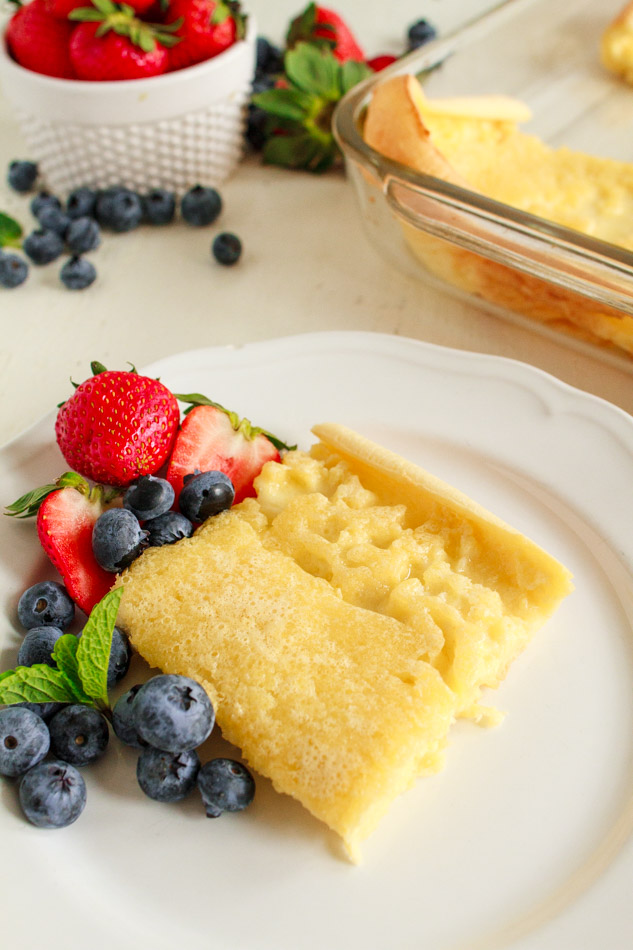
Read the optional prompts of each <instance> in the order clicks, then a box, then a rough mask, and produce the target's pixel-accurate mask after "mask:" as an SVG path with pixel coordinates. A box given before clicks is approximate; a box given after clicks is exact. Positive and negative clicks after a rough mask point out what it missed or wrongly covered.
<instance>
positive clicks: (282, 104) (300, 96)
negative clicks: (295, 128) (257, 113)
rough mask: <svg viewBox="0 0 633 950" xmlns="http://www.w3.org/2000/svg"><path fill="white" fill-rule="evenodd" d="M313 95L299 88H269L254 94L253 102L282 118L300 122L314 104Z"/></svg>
mask: <svg viewBox="0 0 633 950" xmlns="http://www.w3.org/2000/svg"><path fill="white" fill-rule="evenodd" d="M312 102H313V97H312V96H310V95H308V94H307V93H305V92H301V91H300V90H299V89H267V90H266V91H265V92H260V93H258V94H257V95H255V96H253V103H254V105H256V106H259V108H260V109H263V110H264V111H265V112H268V113H269V114H270V115H274V116H277V117H278V118H280V119H290V120H291V121H295V122H300V121H301V120H302V119H303V118H304V117H305V115H306V114H307V113H309V111H310V108H311V106H312Z"/></svg>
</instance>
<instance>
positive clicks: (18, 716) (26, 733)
mask: <svg viewBox="0 0 633 950" xmlns="http://www.w3.org/2000/svg"><path fill="white" fill-rule="evenodd" d="M50 741H51V740H50V735H49V732H48V727H47V726H46V723H45V722H44V721H43V720H42V719H40V717H39V716H37V715H36V714H35V713H34V712H31V710H30V709H25V708H24V707H22V706H8V707H7V708H6V709H0V775H8V776H9V777H10V778H15V777H16V775H22V773H23V772H26V771H27V769H30V768H32V767H33V766H34V765H37V763H38V762H41V760H42V759H43V758H44V756H45V755H46V753H47V752H48V749H49V746H50Z"/></svg>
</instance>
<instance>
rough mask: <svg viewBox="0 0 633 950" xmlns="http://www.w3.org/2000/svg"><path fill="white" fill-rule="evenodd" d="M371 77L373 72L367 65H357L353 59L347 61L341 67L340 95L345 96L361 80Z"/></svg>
mask: <svg viewBox="0 0 633 950" xmlns="http://www.w3.org/2000/svg"><path fill="white" fill-rule="evenodd" d="M368 76H373V70H372V69H371V67H370V66H368V65H367V63H359V62H357V60H355V59H348V60H347V61H346V62H344V63H343V64H342V66H341V93H342V94H343V95H345V93H346V92H349V90H350V89H352V88H353V87H354V86H357V85H358V83H359V82H362V81H363V79H367V77H368Z"/></svg>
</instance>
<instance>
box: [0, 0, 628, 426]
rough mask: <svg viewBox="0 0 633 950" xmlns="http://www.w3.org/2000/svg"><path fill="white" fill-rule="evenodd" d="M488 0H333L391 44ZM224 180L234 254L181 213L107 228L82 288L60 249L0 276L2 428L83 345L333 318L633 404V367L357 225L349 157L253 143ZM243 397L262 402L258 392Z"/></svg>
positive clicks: (11, 131)
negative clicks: (286, 157)
mask: <svg viewBox="0 0 633 950" xmlns="http://www.w3.org/2000/svg"><path fill="white" fill-rule="evenodd" d="M493 5H494V4H492V3H491V2H490V0H429V2H426V3H424V4H420V3H419V2H416V0H399V2H398V4H397V5H395V4H394V5H392V6H389V5H387V6H385V4H384V3H383V2H379V0H339V2H338V3H337V4H336V8H337V9H338V10H339V11H340V12H341V13H342V14H344V15H345V16H346V18H347V19H348V20H349V22H350V23H351V24H352V25H353V26H354V28H355V30H356V33H357V35H358V37H359V39H360V40H361V42H362V43H363V45H364V46H365V48H366V50H367V51H368V52H370V53H372V54H375V53H379V52H386V51H398V50H399V48H400V45H401V43H402V39H401V37H402V36H403V35H404V31H405V28H406V26H407V25H408V24H409V23H411V22H413V21H414V20H416V19H418V18H419V17H420V16H425V17H426V18H427V19H430V20H432V21H433V22H434V23H435V24H436V25H437V26H438V28H439V29H440V30H441V31H442V32H445V31H447V30H448V29H450V28H452V27H454V26H456V25H459V23H460V22H462V21H464V20H466V19H470V17H471V16H473V15H475V14H476V13H477V12H479V11H481V10H483V9H487V8H488V7H491V6H493ZM332 6H334V4H332ZM301 7H302V3H301V0H274V2H270V0H267V2H266V0H251V2H250V5H249V8H250V10H251V11H252V12H253V13H254V14H255V16H256V17H257V21H258V25H259V32H260V33H264V34H265V35H267V36H269V37H270V38H271V39H273V40H275V41H279V40H280V39H281V37H282V35H283V32H284V28H285V25H286V23H287V22H288V19H289V17H290V16H291V15H293V14H294V13H296V12H297V11H298V10H299V9H300V8H301ZM395 9H397V13H394V12H392V11H393V10H395ZM387 11H388V12H387ZM16 157H28V153H27V151H26V149H25V146H24V144H23V142H22V140H21V137H20V134H19V131H18V128H17V126H16V124H15V122H14V120H13V117H12V115H11V114H10V111H9V109H8V107H7V105H6V103H4V102H3V101H2V98H1V95H0V169H5V168H6V166H7V164H8V162H9V161H10V160H11V159H12V158H16ZM2 179H3V180H4V172H3V173H2ZM221 191H222V194H223V197H224V201H225V210H224V212H223V215H222V218H221V220H219V221H218V225H221V227H222V229H226V230H231V231H234V232H236V233H237V234H239V235H240V236H241V238H242V240H243V243H244V255H243V258H242V260H241V261H240V263H239V265H238V266H237V267H235V268H222V267H220V266H219V265H217V264H215V263H214V262H213V261H212V259H211V256H210V252H209V248H210V241H211V236H212V234H213V233H215V230H217V229H211V230H210V231H209V232H207V231H205V230H198V229H192V228H188V227H186V226H184V225H180V224H178V225H174V226H172V227H170V228H168V229H155V230H152V229H150V228H142V229H139V230H138V231H135V232H133V233H130V234H126V235H106V236H105V238H104V242H103V245H102V247H101V248H100V249H99V251H98V252H97V253H96V254H95V255H94V257H93V259H94V261H95V264H96V266H97V268H98V272H99V279H98V281H97V282H96V283H95V284H94V285H93V286H92V287H91V288H90V289H89V290H86V291H83V292H74V293H73V292H70V291H67V290H65V289H64V287H63V286H62V285H61V284H60V283H59V279H58V267H56V266H55V265H52V266H50V267H45V268H41V269H36V268H32V270H31V276H30V278H29V280H28V282H27V283H26V284H25V285H23V286H22V287H21V288H19V289H16V290H13V291H6V290H5V291H3V290H0V325H1V327H2V339H3V343H2V347H1V348H0V444H1V443H3V442H4V441H6V440H8V439H10V438H11V437H13V436H15V435H17V434H18V433H20V432H21V431H22V430H23V429H24V428H26V427H27V426H29V425H30V424H31V423H33V422H35V421H36V420H37V419H39V418H40V417H41V416H42V415H43V414H44V413H46V412H48V411H49V410H50V409H52V408H53V407H54V406H55V405H56V404H57V403H58V402H60V401H61V400H63V399H64V398H66V397H67V396H68V394H69V392H70V391H71V389H70V383H69V378H70V377H72V378H73V379H75V380H77V381H81V380H82V379H84V378H85V377H86V376H87V375H88V374H89V362H90V360H93V359H98V360H100V361H101V362H103V363H105V364H106V365H107V366H108V367H110V368H125V367H126V363H127V361H130V362H132V363H134V364H135V365H136V366H139V367H140V366H143V365H144V364H147V363H149V362H151V361H153V360H155V359H158V358H159V357H163V356H166V355H169V354H170V353H176V352H179V351H182V350H188V349H192V348H197V347H203V346H213V345H222V344H231V343H235V344H241V343H246V342H249V341H254V340H262V339H269V338H272V337H278V336H286V335H290V334H297V333H304V332H310V331H317V330H331V329H348V330H370V331H378V332H384V333H394V334H399V335H401V336H408V337H415V338H418V339H422V340H427V341H431V342H434V343H440V344H444V345H448V346H452V347H457V348H462V349H467V350H474V351H481V352H488V353H495V354H501V355H504V356H509V357H513V358H515V359H520V360H523V361H525V362H528V363H531V364H533V365H535V366H538V367H540V368H542V369H544V370H546V371H548V372H550V373H552V374H554V375H556V376H558V377H559V378H561V379H563V380H565V381H566V382H568V383H571V384H572V385H574V386H577V387H579V388H581V389H585V390H587V391H589V392H592V393H594V394H596V395H598V396H601V397H603V398H605V399H607V400H609V401H611V402H613V403H614V404H616V405H617V406H620V407H621V408H623V409H625V410H626V411H628V412H633V376H632V375H630V374H628V373H625V372H623V371H621V370H619V369H616V368H613V367H610V366H607V365H605V364H604V363H603V362H601V361H599V360H597V359H593V358H591V357H588V356H585V355H584V354H580V353H578V352H576V351H574V350H573V349H570V348H569V347H567V346H565V345H563V344H560V345H559V344H557V343H553V342H551V341H550V340H548V339H545V338H543V337H541V336H540V335H538V334H537V333H533V332H530V331H528V330H524V329H521V328H518V327H516V326H514V325H511V324H509V323H505V322H504V321H502V320H500V319H498V318H496V317H493V316H489V315H486V314H483V313H481V312H480V311H478V310H475V309H474V308H473V307H471V306H469V305H466V304H463V303H460V302H457V301H455V300H453V299H451V298H449V297H447V296H445V295H444V294H442V293H440V292H438V291H436V290H432V289H430V288H428V287H426V286H425V285H424V284H423V283H421V282H419V281H417V280H414V279H412V278H409V277H407V276H404V275H403V274H401V273H400V272H399V271H397V270H395V269H394V268H393V267H392V266H391V265H390V264H388V263H387V262H385V261H383V260H382V259H381V258H380V257H379V256H378V255H377V253H376V252H375V251H374V249H373V248H372V247H371V246H370V245H369V243H368V241H367V239H366V237H365V235H364V233H363V230H362V227H361V222H360V218H359V215H358V213H357V210H356V206H355V198H354V194H353V192H352V188H351V185H350V184H349V182H347V181H346V179H345V176H344V174H343V173H342V172H331V173H328V174H326V175H323V176H311V175H309V174H307V173H303V172H291V171H287V170H283V169H276V168H268V167H263V166H262V165H261V164H260V162H259V159H258V158H257V157H251V158H248V159H247V160H246V161H244V163H243V164H242V165H241V166H240V168H239V170H238V171H237V173H236V174H235V175H234V176H233V177H232V179H231V180H230V181H229V182H227V183H225V184H224V185H223V186H222V188H221ZM0 209H2V210H7V211H10V212H12V213H14V214H17V216H18V217H19V218H20V219H21V220H22V222H23V224H24V225H25V226H28V227H30V224H31V218H30V214H29V212H28V201H27V200H26V199H25V198H22V197H19V196H16V195H14V194H11V193H10V191H9V188H8V186H6V184H4V183H2V182H0ZM210 395H211V396H212V395H213V394H212V393H211V394H210ZM234 408H236V409H237V410H238V411H240V412H246V413H251V414H252V413H253V407H242V406H236V407H234Z"/></svg>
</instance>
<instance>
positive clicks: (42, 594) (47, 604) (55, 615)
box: [18, 581, 75, 630]
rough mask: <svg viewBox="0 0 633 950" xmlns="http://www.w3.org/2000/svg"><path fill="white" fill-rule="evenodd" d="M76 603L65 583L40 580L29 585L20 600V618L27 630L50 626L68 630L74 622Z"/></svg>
mask: <svg viewBox="0 0 633 950" xmlns="http://www.w3.org/2000/svg"><path fill="white" fill-rule="evenodd" d="M74 616H75V605H74V603H73V602H72V600H71V598H70V596H69V594H68V591H67V590H66V588H65V587H64V585H63V584H58V583H57V581H40V582H39V583H38V584H33V586H32V587H28V588H27V589H26V590H25V591H24V593H23V594H22V596H21V597H20V599H19V601H18V620H19V621H20V623H21V624H22V626H23V627H24V629H25V630H32V629H33V627H43V626H50V625H51V624H52V625H53V626H54V627H59V629H60V630H66V628H67V627H69V626H70V625H71V623H72V622H73V618H74Z"/></svg>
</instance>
